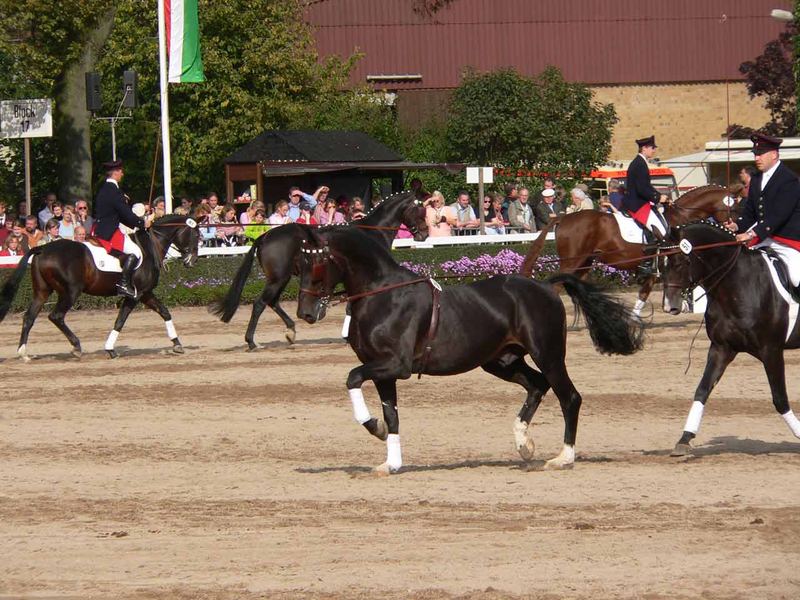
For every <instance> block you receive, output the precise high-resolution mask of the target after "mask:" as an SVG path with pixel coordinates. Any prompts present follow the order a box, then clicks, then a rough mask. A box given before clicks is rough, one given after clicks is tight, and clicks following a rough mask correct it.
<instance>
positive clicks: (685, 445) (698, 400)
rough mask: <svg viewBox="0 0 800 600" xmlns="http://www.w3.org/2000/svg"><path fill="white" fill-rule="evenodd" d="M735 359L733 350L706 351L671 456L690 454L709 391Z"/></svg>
mask: <svg viewBox="0 0 800 600" xmlns="http://www.w3.org/2000/svg"><path fill="white" fill-rule="evenodd" d="M735 357H736V352H734V351H733V350H730V349H729V348H725V347H723V346H720V345H719V344H715V343H713V342H712V343H711V347H710V348H709V349H708V358H707V359H706V366H705V369H704V370H703V377H702V378H701V379H700V383H699V384H698V385H697V389H696V390H695V392H694V402H692V407H691V408H690V409H689V416H688V417H686V424H685V425H684V426H683V435H682V436H681V439H680V440H678V443H677V444H675V448H674V449H673V450H672V454H671V456H687V455H689V454H691V453H692V446H691V445H690V442H691V441H692V440H693V439H694V437H695V436H696V435H697V432H698V431H699V430H700V421H701V420H702V419H703V410H704V409H705V406H706V401H707V400H708V397H709V396H710V395H711V390H713V389H714V386H715V385H717V382H718V381H719V380H720V378H721V377H722V374H723V373H724V372H725V369H726V368H727V367H728V365H729V364H731V361H732V360H733V359H734V358H735ZM781 362H783V354H781ZM781 373H783V367H781ZM767 375H769V369H767ZM770 384H771V382H770ZM785 390H786V387H785V386H784V394H785V393H786V392H785ZM787 409H788V405H787Z"/></svg>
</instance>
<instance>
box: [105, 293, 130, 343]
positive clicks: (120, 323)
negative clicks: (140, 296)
mask: <svg viewBox="0 0 800 600" xmlns="http://www.w3.org/2000/svg"><path fill="white" fill-rule="evenodd" d="M137 302H138V300H134V299H133V298H125V299H124V300H123V301H122V306H120V307H119V313H118V314H117V320H116V321H115V322H114V329H112V330H111V333H109V334H108V339H107V340H106V345H105V350H106V352H107V353H108V357H109V358H118V357H119V354H117V351H116V350H114V346H115V345H116V343H117V338H118V337H119V334H120V332H121V331H122V328H123V327H125V321H127V320H128V316H129V315H130V314H131V311H132V310H133V307H134V306H136V303H137Z"/></svg>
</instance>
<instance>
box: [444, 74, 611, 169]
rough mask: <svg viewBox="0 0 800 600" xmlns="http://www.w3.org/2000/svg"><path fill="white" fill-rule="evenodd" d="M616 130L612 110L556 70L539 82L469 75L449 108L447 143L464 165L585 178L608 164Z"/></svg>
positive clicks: (516, 76) (517, 77) (508, 76)
mask: <svg viewBox="0 0 800 600" xmlns="http://www.w3.org/2000/svg"><path fill="white" fill-rule="evenodd" d="M616 122H617V117H616V113H615V111H614V107H613V105H610V104H601V103H598V102H594V101H593V100H592V92H591V90H590V89H589V88H588V87H587V86H585V85H583V84H580V83H570V82H567V81H565V80H564V78H563V77H562V75H561V73H560V71H559V70H558V69H556V68H555V67H548V68H547V69H545V70H544V71H543V72H542V73H541V74H539V75H538V76H537V77H534V78H527V77H523V76H521V75H520V74H518V73H517V72H516V71H514V70H512V69H501V70H498V71H493V72H490V73H476V72H474V71H468V72H467V73H466V74H465V76H464V80H463V82H462V84H461V85H460V86H459V87H458V88H457V89H456V90H455V92H454V94H453V98H452V101H451V103H450V108H449V116H448V120H447V141H448V146H449V148H450V152H451V157H452V158H455V159H459V160H462V161H464V162H470V163H474V164H483V165H493V166H504V167H508V168H519V167H524V168H527V169H535V170H538V171H547V172H551V173H554V172H562V173H563V172H579V173H580V172H586V171H589V170H591V169H592V168H594V167H596V166H597V165H600V164H603V163H604V162H605V161H606V159H607V158H608V154H609V152H610V150H611V133H612V128H613V126H614V124H615V123H616Z"/></svg>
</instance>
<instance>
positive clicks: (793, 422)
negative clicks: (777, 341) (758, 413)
mask: <svg viewBox="0 0 800 600" xmlns="http://www.w3.org/2000/svg"><path fill="white" fill-rule="evenodd" d="M763 360H764V369H765V370H766V372H767V379H768V380H769V388H770V391H771V392H772V403H773V404H774V405H775V410H777V411H778V414H779V415H780V416H781V417H783V420H784V421H786V424H787V425H788V426H789V429H790V430H791V432H792V433H793V434H794V435H795V437H797V438H800V421H798V419H797V417H796V416H795V414H794V412H792V409H791V408H789V398H788V396H787V394H786V371H785V365H784V360H783V349H782V348H776V349H774V350H770V351H769V353H768V355H767V356H765V357H764V359H763Z"/></svg>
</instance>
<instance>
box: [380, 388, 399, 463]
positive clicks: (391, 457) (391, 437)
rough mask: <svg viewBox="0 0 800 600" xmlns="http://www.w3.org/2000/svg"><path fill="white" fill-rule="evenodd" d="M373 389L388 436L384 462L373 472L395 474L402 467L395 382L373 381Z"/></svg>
mask: <svg viewBox="0 0 800 600" xmlns="http://www.w3.org/2000/svg"><path fill="white" fill-rule="evenodd" d="M375 387H376V388H377V389H378V394H379V395H380V397H381V406H382V407H383V420H384V421H385V422H386V428H387V429H388V430H389V434H388V435H387V436H386V462H385V463H383V464H382V465H379V466H378V467H376V468H375V470H376V471H377V472H379V473H385V474H387V475H388V474H390V473H397V472H398V471H399V470H400V467H402V466H403V453H402V451H401V449H400V416H399V415H398V414H397V380H396V379H384V380H379V381H375Z"/></svg>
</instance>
